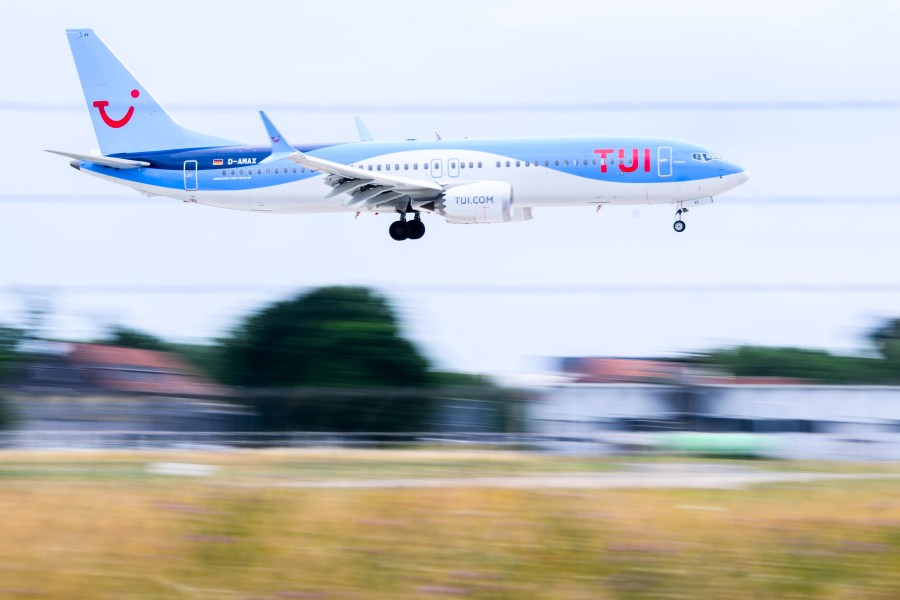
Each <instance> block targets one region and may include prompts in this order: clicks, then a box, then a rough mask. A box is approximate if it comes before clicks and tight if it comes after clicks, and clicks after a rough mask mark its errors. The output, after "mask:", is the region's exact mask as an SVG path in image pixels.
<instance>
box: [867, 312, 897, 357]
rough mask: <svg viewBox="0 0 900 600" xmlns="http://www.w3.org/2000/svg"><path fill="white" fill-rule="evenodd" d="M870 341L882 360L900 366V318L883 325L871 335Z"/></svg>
mask: <svg viewBox="0 0 900 600" xmlns="http://www.w3.org/2000/svg"><path fill="white" fill-rule="evenodd" d="M869 339H870V340H871V341H872V343H873V344H874V345H875V349H876V350H878V353H879V354H880V355H881V356H882V358H884V359H885V360H888V361H890V362H892V363H894V364H895V365H897V366H900V318H895V319H890V320H888V321H885V322H884V323H882V324H881V325H880V326H879V327H877V328H876V329H875V330H874V331H872V333H870V334H869Z"/></svg>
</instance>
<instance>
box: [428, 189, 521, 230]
mask: <svg viewBox="0 0 900 600" xmlns="http://www.w3.org/2000/svg"><path fill="white" fill-rule="evenodd" d="M434 212H436V213H437V214H439V215H441V216H442V217H444V218H445V219H447V221H448V222H449V223H506V222H508V221H512V220H513V218H514V216H515V214H514V213H515V212H517V211H515V210H514V209H513V191H512V186H511V185H510V184H508V183H506V182H504V181H479V182H477V183H467V184H465V185H460V186H456V187H453V188H450V189H448V190H447V191H446V192H445V193H444V197H443V198H442V199H441V200H439V201H437V202H435V207H434Z"/></svg>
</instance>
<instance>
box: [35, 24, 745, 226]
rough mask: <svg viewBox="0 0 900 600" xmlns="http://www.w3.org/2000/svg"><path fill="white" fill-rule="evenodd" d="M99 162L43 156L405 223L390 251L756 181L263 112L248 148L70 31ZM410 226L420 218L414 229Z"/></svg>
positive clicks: (243, 197)
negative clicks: (293, 129)
mask: <svg viewBox="0 0 900 600" xmlns="http://www.w3.org/2000/svg"><path fill="white" fill-rule="evenodd" d="M66 34H67V35H68V39H69V44H70V46H71V49H72V55H73V57H74V59H75V66H76V68H77V70H78V76H79V78H80V79H81V85H82V88H83V91H84V96H85V100H86V101H87V107H88V111H89V113H90V115H91V120H92V122H93V126H94V131H95V133H96V135H97V141H98V142H99V150H100V154H84V153H76V152H65V151H59V150H48V152H53V153H55V154H59V155H62V156H65V157H68V158H70V159H71V162H70V164H71V166H72V167H74V168H76V169H78V170H80V171H81V172H84V173H88V174H90V175H93V176H96V177H99V178H101V179H105V180H108V181H112V182H114V183H118V184H122V185H125V186H127V187H130V188H133V189H135V190H137V191H138V192H141V193H143V194H145V195H147V196H165V197H169V198H175V199H178V200H182V201H184V202H189V203H196V204H203V205H208V206H214V207H220V208H230V209H235V210H244V211H251V212H266V213H330V212H347V213H356V214H357V215H358V214H360V213H362V212H372V213H396V214H397V220H396V221H393V222H392V223H391V224H390V227H389V233H390V236H391V238H393V239H394V240H398V241H401V240H406V239H412V240H416V239H420V238H421V237H422V236H424V235H425V224H424V223H423V222H422V219H421V215H422V213H432V214H437V215H440V216H441V217H443V218H444V219H446V220H447V221H448V222H450V223H460V224H472V223H506V222H515V221H527V220H530V219H531V218H532V217H533V210H534V209H536V208H544V207H547V208H549V207H557V206H597V207H598V208H597V210H599V208H600V207H602V206H605V205H607V204H610V205H612V204H631V205H635V204H663V203H665V204H675V205H676V208H677V210H676V212H675V222H674V224H673V228H674V230H675V231H677V232H682V231H684V230H685V227H686V225H685V222H684V220H683V215H684V214H685V213H687V212H688V209H689V208H692V207H694V206H701V205H704V204H709V203H711V202H712V201H713V197H714V196H716V195H719V194H721V193H723V192H726V191H728V190H731V189H733V188H735V187H737V186H739V185H741V184H742V183H744V182H745V181H747V180H748V179H749V173H748V172H747V170H745V169H744V168H742V167H740V166H738V165H737V164H735V163H733V162H729V161H727V160H725V159H724V158H723V157H722V156H721V155H719V154H717V153H715V152H713V151H712V150H710V149H708V148H705V147H703V146H699V145H697V144H692V143H688V142H683V141H679V140H673V139H665V138H650V137H611V136H605V137H601V136H578V137H554V138H523V139H463V140H450V139H440V136H439V135H437V136H436V137H437V138H438V139H435V140H427V141H426V140H406V141H401V142H382V141H374V140H373V138H372V136H371V134H370V133H369V131H368V129H366V127H365V125H364V124H363V123H362V121H361V120H360V119H359V118H357V119H356V125H357V132H358V133H359V137H360V141H359V142H350V143H336V144H306V145H299V146H294V145H291V144H289V143H288V142H287V141H286V139H285V137H284V136H283V135H282V134H281V132H280V131H279V130H278V129H277V128H276V127H275V125H274V124H273V123H272V121H271V120H270V119H269V117H268V116H267V115H266V114H265V113H264V112H262V111H261V112H260V116H261V118H262V121H263V125H264V126H265V129H266V133H267V135H268V138H269V143H268V144H267V145H264V146H259V145H257V146H250V145H244V144H241V143H238V142H234V141H230V140H226V139H222V138H218V137H214V136H210V135H206V134H202V133H197V132H194V131H191V130H188V129H186V128H184V127H182V126H181V125H179V124H178V123H177V122H176V121H175V120H174V119H173V118H172V117H171V116H170V115H169V113H168V112H167V111H166V110H165V109H164V108H163V107H162V105H160V104H159V102H158V101H157V100H156V99H155V98H154V97H153V95H152V94H151V93H150V91H149V90H147V88H146V87H145V86H144V85H143V84H141V83H140V82H139V81H138V80H137V79H136V78H135V77H134V75H132V74H131V72H130V71H129V70H128V68H127V67H125V65H124V64H122V62H121V61H120V60H119V59H118V58H117V57H116V55H115V54H113V52H112V51H111V50H110V49H109V48H108V47H107V46H106V44H104V43H103V41H102V40H101V39H100V37H99V36H97V34H96V33H94V32H93V31H92V30H90V29H68V30H66ZM409 217H411V218H409Z"/></svg>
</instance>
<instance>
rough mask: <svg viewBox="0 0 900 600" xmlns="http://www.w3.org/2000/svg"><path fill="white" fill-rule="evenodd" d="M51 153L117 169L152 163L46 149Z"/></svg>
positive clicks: (146, 165) (135, 167)
mask: <svg viewBox="0 0 900 600" xmlns="http://www.w3.org/2000/svg"><path fill="white" fill-rule="evenodd" d="M44 152H50V153H51V154H59V155H60V156H65V157H67V158H74V159H75V160H83V161H85V162H92V163H94V164H97V165H103V166H104V167H113V168H115V169H140V168H141V167H149V166H150V163H148V162H146V161H143V160H128V159H127V158H113V157H112V156H94V155H93V154H79V153H77V152H63V151H62V150H44Z"/></svg>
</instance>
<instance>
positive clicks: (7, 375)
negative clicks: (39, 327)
mask: <svg viewBox="0 0 900 600" xmlns="http://www.w3.org/2000/svg"><path fill="white" fill-rule="evenodd" d="M24 339H25V333H24V332H23V331H21V330H19V329H14V328H12V327H3V326H0V383H4V382H6V381H9V380H10V379H11V378H12V377H13V373H14V370H15V368H16V366H17V364H18V363H19V360H20V358H21V357H20V356H19V351H18V347H19V344H20V343H21V342H22V341H23V340H24Z"/></svg>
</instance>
